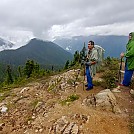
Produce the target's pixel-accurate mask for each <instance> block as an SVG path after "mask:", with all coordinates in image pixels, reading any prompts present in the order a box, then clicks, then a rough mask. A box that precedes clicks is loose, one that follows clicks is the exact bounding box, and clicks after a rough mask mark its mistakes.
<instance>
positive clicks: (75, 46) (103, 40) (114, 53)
mask: <svg viewBox="0 0 134 134" xmlns="http://www.w3.org/2000/svg"><path fill="white" fill-rule="evenodd" d="M89 40H93V41H94V42H95V44H97V45H100V46H101V47H103V48H104V49H105V57H107V56H110V57H119V55H120V53H121V52H123V51H125V47H126V43H127V41H128V37H127V36H116V35H107V36H99V35H92V36H74V37H72V38H70V39H68V38H57V39H56V40H54V43H56V44H58V45H60V46H61V47H62V48H64V49H65V50H67V51H68V52H71V53H74V52H75V51H76V50H78V51H81V49H82V48H83V45H84V42H85V43H86V47H87V43H88V41H89Z"/></svg>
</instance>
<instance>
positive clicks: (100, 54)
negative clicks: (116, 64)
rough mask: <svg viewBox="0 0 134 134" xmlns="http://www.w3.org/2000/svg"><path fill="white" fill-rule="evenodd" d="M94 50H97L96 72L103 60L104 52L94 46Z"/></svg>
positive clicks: (99, 47)
mask: <svg viewBox="0 0 134 134" xmlns="http://www.w3.org/2000/svg"><path fill="white" fill-rule="evenodd" d="M94 47H95V49H97V52H98V63H97V64H98V65H97V70H98V69H99V68H100V65H101V64H102V61H103V59H104V52H105V50H104V49H103V48H102V47H101V46H99V45H94Z"/></svg>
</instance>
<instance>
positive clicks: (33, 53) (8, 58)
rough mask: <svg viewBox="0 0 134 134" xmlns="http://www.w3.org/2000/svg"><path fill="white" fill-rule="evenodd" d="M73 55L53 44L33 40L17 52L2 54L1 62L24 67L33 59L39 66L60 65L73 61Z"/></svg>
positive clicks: (0, 53)
mask: <svg viewBox="0 0 134 134" xmlns="http://www.w3.org/2000/svg"><path fill="white" fill-rule="evenodd" d="M72 57H73V56H72V54H71V53H69V52H67V51H65V50H64V49H63V48H61V47H60V46H58V45H57V44H55V43H53V42H46V41H43V40H40V39H37V38H33V39H31V40H30V41H29V42H28V43H27V44H26V45H25V46H22V47H20V48H18V49H16V50H4V51H1V52H0V62H4V63H6V64H15V65H23V64H25V62H26V60H28V59H32V60H35V61H36V62H38V63H39V64H52V65H53V64H58V65H59V64H60V65H63V64H64V63H65V62H66V60H70V59H72Z"/></svg>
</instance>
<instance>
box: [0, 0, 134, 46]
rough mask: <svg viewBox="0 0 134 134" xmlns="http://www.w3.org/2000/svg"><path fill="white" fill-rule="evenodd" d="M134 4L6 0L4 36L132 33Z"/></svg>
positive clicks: (0, 11)
mask: <svg viewBox="0 0 134 134" xmlns="http://www.w3.org/2000/svg"><path fill="white" fill-rule="evenodd" d="M133 5H134V1H133V0H129V1H126V0H112V1H111V0H94V1H93V0H87V1H83V0H38V1H37V0H22V1H19V2H18V0H3V1H1V2H0V19H1V21H0V31H1V32H0V37H1V36H2V37H5V38H9V39H10V40H11V41H13V42H17V44H19V43H20V44H22V42H24V41H25V40H27V39H29V38H32V37H37V38H42V39H44V40H46V39H48V40H51V39H53V38H55V37H56V36H64V37H65V36H67V37H71V36H77V35H91V34H92V35H93V34H100V35H103V34H104V35H105V34H109V35H110V34H115V35H128V33H129V32H131V31H134V17H133V14H134V8H133ZM21 40H22V42H21Z"/></svg>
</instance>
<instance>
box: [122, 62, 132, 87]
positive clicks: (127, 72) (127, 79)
mask: <svg viewBox="0 0 134 134" xmlns="http://www.w3.org/2000/svg"><path fill="white" fill-rule="evenodd" d="M133 72H134V70H128V65H127V63H126V64H125V74H124V79H123V82H122V84H123V85H124V86H129V85H130V84H131V78H132V75H133Z"/></svg>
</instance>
